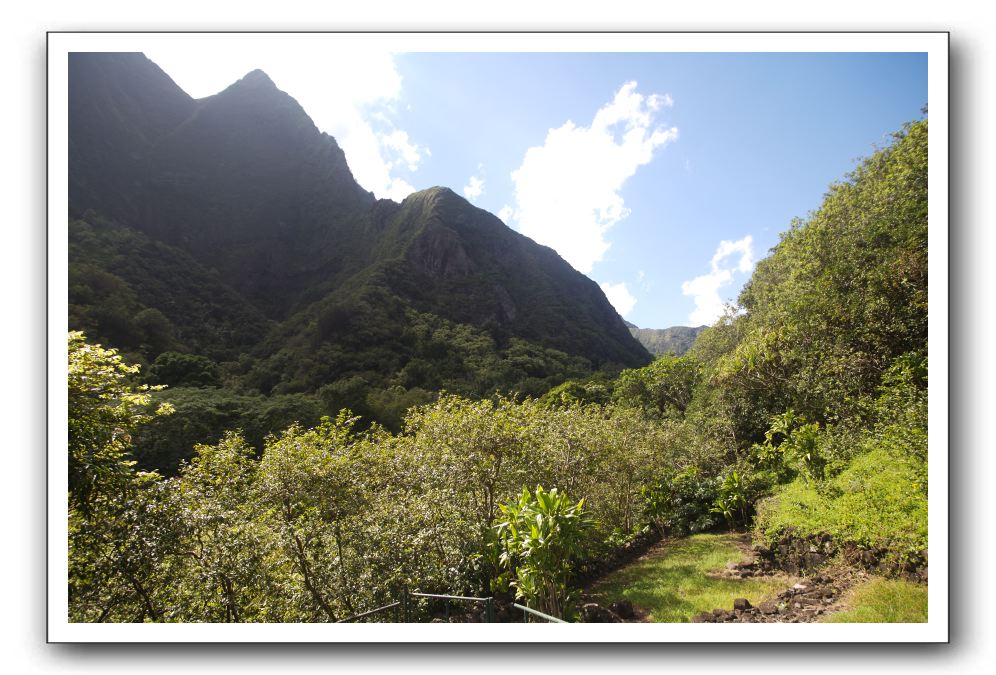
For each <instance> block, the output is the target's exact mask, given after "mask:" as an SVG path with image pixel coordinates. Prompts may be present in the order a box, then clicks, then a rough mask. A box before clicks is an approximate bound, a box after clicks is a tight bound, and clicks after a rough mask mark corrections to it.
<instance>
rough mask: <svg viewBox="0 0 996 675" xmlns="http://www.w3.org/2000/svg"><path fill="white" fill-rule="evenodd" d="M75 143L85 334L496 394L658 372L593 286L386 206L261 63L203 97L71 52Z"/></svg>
mask: <svg viewBox="0 0 996 675" xmlns="http://www.w3.org/2000/svg"><path fill="white" fill-rule="evenodd" d="M69 137H70V148H69V213H70V221H71V222H70V324H71V327H72V328H81V329H84V330H87V331H88V333H89V334H90V335H92V336H93V337H94V338H96V339H103V340H105V341H107V342H109V343H110V344H111V345H112V346H117V347H121V348H123V349H125V350H126V351H129V352H131V353H133V354H137V355H139V356H141V357H142V358H144V359H145V360H147V361H152V360H153V359H155V358H156V357H157V355H158V354H159V353H162V352H163V351H167V350H175V351H181V352H184V351H185V352H192V353H197V354H202V355H206V356H208V357H210V358H212V359H214V360H216V361H217V362H219V363H221V364H222V365H223V366H224V367H223V371H224V374H225V377H226V378H227V379H226V381H228V382H230V383H231V386H233V387H236V388H239V389H240V390H248V391H258V392H261V393H263V394H272V393H289V392H316V391H317V390H318V389H320V388H321V387H323V386H325V385H333V384H335V385H336V386H337V387H339V388H342V387H346V384H344V383H346V382H355V380H354V379H350V378H360V379H361V380H362V381H363V382H364V383H366V384H367V385H369V386H370V387H373V388H375V389H376V388H393V389H392V391H394V390H396V389H397V388H398V387H401V388H402V389H403V390H410V389H411V388H413V387H424V388H432V387H447V388H450V389H451V390H459V391H466V392H468V393H472V392H477V393H480V394H485V393H487V392H488V390H489V389H490V390H491V391H493V388H495V387H497V388H515V389H518V390H519V391H526V392H530V393H534V392H537V391H540V390H542V388H543V387H545V386H549V385H550V384H555V383H556V380H557V379H558V378H562V377H566V376H570V375H573V374H576V373H578V372H584V371H588V372H590V371H593V370H596V369H608V370H613V369H618V368H621V367H632V366H639V365H643V364H645V363H647V362H648V361H649V359H650V356H649V354H648V353H647V351H646V350H645V349H644V348H643V347H642V346H641V345H640V343H639V342H638V341H637V340H635V339H634V338H633V336H632V335H630V332H629V331H628V330H627V328H626V325H625V324H624V323H623V321H622V319H621V318H620V317H619V315H618V314H617V313H616V312H615V310H614V309H613V308H612V306H611V305H610V304H609V302H608V300H607V299H606V298H605V295H604V294H603V293H602V291H601V289H600V288H599V287H598V285H597V284H596V283H595V282H593V281H592V280H590V279H588V278H587V277H585V276H584V275H582V274H580V273H578V272H577V271H576V270H574V269H573V268H572V267H571V266H570V265H569V264H568V263H566V262H565V261H564V260H563V259H562V258H560V256H558V255H557V253H556V252H555V251H553V250H552V249H549V248H547V247H545V246H541V245H539V244H537V243H535V242H534V241H532V240H531V239H529V238H527V237H525V236H523V235H521V234H519V233H518V232H515V231H513V230H511V229H509V228H508V227H507V226H505V225H504V224H503V223H502V222H501V221H500V220H499V219H498V218H496V217H495V216H493V215H491V214H490V213H488V212H486V211H482V210H481V209H478V208H476V207H474V206H473V205H471V204H470V203H469V202H467V201H466V200H464V199H463V198H462V197H459V196H458V195H456V194H455V193H453V192H452V191H451V190H449V189H446V188H432V189H429V190H424V191H422V192H418V193H415V194H413V195H410V196H409V197H408V198H407V199H405V200H404V202H403V203H401V204H397V203H395V202H392V201H389V200H377V199H375V198H374V196H373V195H372V194H371V193H369V192H367V191H366V190H364V189H363V188H361V187H360V186H359V185H358V184H357V183H356V181H355V180H354V179H353V176H352V174H351V172H350V170H349V166H348V164H347V160H346V157H345V155H344V153H343V151H342V149H341V148H340V147H339V145H338V144H337V143H336V141H335V139H334V138H332V137H331V136H329V135H328V134H325V133H322V132H321V131H319V130H318V128H317V127H316V126H315V125H314V123H313V122H312V120H311V119H310V118H309V117H308V115H307V113H306V112H305V111H304V110H303V109H302V108H301V106H300V105H298V103H297V102H296V101H295V100H294V99H293V98H291V97H290V96H288V95H287V94H286V93H284V92H282V91H280V90H279V89H278V88H277V87H276V86H275V85H274V83H273V82H272V81H271V80H270V78H269V77H267V76H266V74H265V73H263V72H262V71H253V72H251V73H249V74H248V75H246V76H245V77H243V78H242V79H241V80H239V81H238V82H236V83H234V84H232V85H231V86H230V87H228V88H227V89H225V90H224V91H222V92H220V93H218V94H216V95H214V96H209V97H207V98H203V99H199V100H195V99H192V98H191V97H190V96H188V95H187V94H186V93H185V92H184V91H183V90H181V89H180V88H179V87H178V86H177V85H176V84H175V83H174V82H173V81H172V80H171V79H170V78H169V76H168V75H166V73H164V72H163V71H162V70H161V69H160V68H159V67H158V66H156V65H155V64H154V63H153V62H152V61H150V60H148V59H147V58H146V57H145V56H143V55H142V54H133V53H74V54H71V55H70V59H69ZM454 336H459V338H455V337H454ZM350 386H352V385H350Z"/></svg>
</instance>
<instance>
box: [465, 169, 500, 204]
mask: <svg viewBox="0 0 996 675" xmlns="http://www.w3.org/2000/svg"><path fill="white" fill-rule="evenodd" d="M477 170H478V172H479V173H480V174H481V175H480V176H471V177H470V179H469V180H468V181H467V184H466V185H464V186H463V196H464V197H466V198H467V199H469V200H470V201H472V202H473V201H476V200H477V198H478V197H480V196H481V195H482V194H483V193H484V175H483V174H484V167H483V166H482V165H480V164H478V165H477ZM499 217H500V214H499Z"/></svg>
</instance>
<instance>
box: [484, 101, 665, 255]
mask: <svg viewBox="0 0 996 675" xmlns="http://www.w3.org/2000/svg"><path fill="white" fill-rule="evenodd" d="M670 102H671V101H670V97H668V96H659V95H656V94H654V95H651V96H643V95H642V94H639V93H637V91H636V82H628V83H626V84H625V85H623V86H622V88H620V89H619V91H618V92H617V93H616V95H615V97H614V98H613V99H612V101H610V102H609V103H607V104H606V105H604V106H603V107H602V108H601V109H599V110H598V111H597V112H596V113H595V116H594V118H593V119H592V122H591V125H590V126H587V127H585V126H578V125H575V124H574V123H573V122H571V121H568V122H566V123H564V124H563V126H561V127H559V128H557V129H551V130H549V132H548V133H547V136H546V140H545V142H544V144H543V145H542V146H538V147H532V148H529V149H528V150H527V151H526V154H525V156H524V157H523V159H522V164H521V165H520V166H519V168H518V169H516V170H515V171H513V172H512V181H513V182H514V184H515V208H514V210H510V212H508V213H507V215H509V216H510V217H512V218H514V219H515V221H516V223H517V225H518V229H519V231H520V232H522V233H523V234H525V235H526V236H529V237H531V238H533V239H534V240H536V241H537V242H539V243H541V244H545V245H547V246H551V247H552V248H554V249H556V251H557V252H558V253H559V254H560V255H561V256H562V257H563V258H564V259H566V260H567V262H569V263H570V264H571V265H573V266H574V267H575V268H577V269H578V270H579V271H581V272H583V273H585V274H587V273H589V272H591V268H592V266H593V265H594V264H595V263H596V262H598V261H599V260H601V259H602V257H603V256H604V255H605V252H606V251H608V249H609V246H610V243H609V242H608V241H607V240H606V238H605V235H606V233H607V232H608V230H609V228H611V227H612V226H613V225H615V224H616V223H618V222H619V221H620V220H622V219H623V218H625V217H626V216H627V215H628V214H629V210H628V209H627V208H626V206H625V204H624V203H623V198H622V197H621V196H620V195H619V190H620V189H621V188H622V186H623V183H625V181H626V179H628V178H629V177H630V176H632V175H633V174H634V173H636V170H637V168H639V167H640V166H642V165H644V164H647V163H648V162H650V160H651V159H653V156H654V151H655V150H657V149H658V148H661V147H663V146H664V145H666V144H667V143H669V142H671V141H673V140H674V139H676V138H677V136H678V130H677V129H676V128H674V127H671V128H664V127H660V126H654V125H655V118H656V115H657V112H658V111H659V110H660V108H661V107H664V106H667V105H669V104H670ZM502 213H505V209H502ZM499 215H501V213H500V214H499ZM503 220H506V222H508V220H507V219H506V218H503Z"/></svg>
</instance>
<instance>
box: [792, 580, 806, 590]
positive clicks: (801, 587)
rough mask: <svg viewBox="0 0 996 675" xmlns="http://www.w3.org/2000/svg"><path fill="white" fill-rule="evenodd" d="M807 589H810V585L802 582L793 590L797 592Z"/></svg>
mask: <svg viewBox="0 0 996 675" xmlns="http://www.w3.org/2000/svg"><path fill="white" fill-rule="evenodd" d="M807 588H809V583H808V582H806V581H800V582H799V583H797V584H796V585H795V586H793V587H792V589H793V590H796V591H804V590H806V589H807Z"/></svg>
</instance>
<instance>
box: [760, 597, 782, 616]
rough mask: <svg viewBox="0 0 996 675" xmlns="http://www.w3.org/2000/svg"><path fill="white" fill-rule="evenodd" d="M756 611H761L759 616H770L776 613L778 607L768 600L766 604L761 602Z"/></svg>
mask: <svg viewBox="0 0 996 675" xmlns="http://www.w3.org/2000/svg"><path fill="white" fill-rule="evenodd" d="M758 609H760V610H761V614H767V615H771V614H777V613H778V605H776V604H775V603H774V602H772V601H771V600H769V601H768V602H762V603H761V606H760V607H759V608H758Z"/></svg>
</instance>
